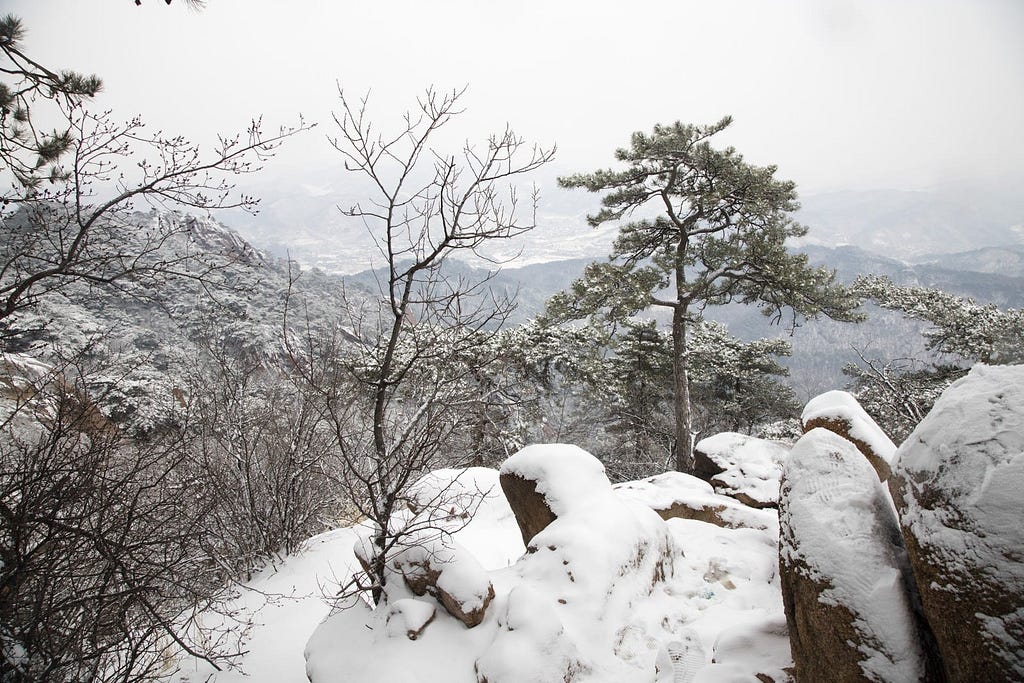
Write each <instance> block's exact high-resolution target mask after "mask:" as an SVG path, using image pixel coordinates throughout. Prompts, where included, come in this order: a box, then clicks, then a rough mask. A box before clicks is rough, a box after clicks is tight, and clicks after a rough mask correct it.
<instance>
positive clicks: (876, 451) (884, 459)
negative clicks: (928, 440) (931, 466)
mask: <svg viewBox="0 0 1024 683" xmlns="http://www.w3.org/2000/svg"><path fill="white" fill-rule="evenodd" d="M800 423H801V424H802V425H803V428H804V433H805V434H806V433H807V432H809V431H811V430H812V429H816V428H818V427H821V428H824V429H827V430H829V431H830V432H833V433H835V434H838V435H839V436H841V437H843V438H844V439H846V440H847V441H849V442H850V443H852V444H853V445H854V446H856V447H857V450H859V451H860V452H861V453H862V454H863V455H864V457H865V458H867V459H868V462H870V463H871V466H872V467H874V468H875V472H877V473H878V479H879V480H880V481H885V480H887V479H888V478H889V471H890V469H891V466H890V463H891V462H892V459H893V456H895V455H896V444H894V443H893V442H892V439H890V438H889V437H888V436H887V435H886V433H885V432H884V431H882V428H881V427H879V426H878V424H877V423H876V422H875V421H874V420H872V419H871V416H870V415H868V414H867V412H866V411H865V410H864V408H862V407H861V405H860V404H859V403H857V399H855V398H854V397H853V395H852V394H850V393H848V392H846V391H826V392H825V393H824V394H820V395H819V396H815V397H814V398H812V399H811V400H810V401H808V402H807V405H806V406H804V411H803V413H802V414H801V416H800Z"/></svg>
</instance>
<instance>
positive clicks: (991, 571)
mask: <svg viewBox="0 0 1024 683" xmlns="http://www.w3.org/2000/svg"><path fill="white" fill-rule="evenodd" d="M889 488H890V490H891V491H892V495H893V499H894V500H895V502H896V506H897V510H898V512H899V516H900V526H901V527H902V531H903V537H904V539H905V541H906V547H907V552H908V554H909V556H910V562H911V566H912V568H913V571H914V574H915V576H916V578H917V584H918V586H919V587H920V592H921V602H922V604H923V607H924V612H925V615H926V616H927V618H928V622H929V624H930V626H931V628H932V631H933V632H934V634H935V638H936V641H937V643H938V648H939V650H940V652H941V654H942V660H943V664H944V667H945V670H946V675H947V677H948V679H949V680H950V681H986V682H990V681H1021V680H1024V507H1022V504H1021V498H1022V496H1024V366H1019V365H1018V366H1003V367H986V366H976V367H975V368H974V369H973V370H971V372H970V373H969V374H968V375H967V376H966V377H964V378H963V379H961V380H959V381H957V382H955V383H954V384H953V385H952V386H950V387H949V388H948V389H947V390H946V391H945V393H943V395H942V397H941V398H940V399H939V400H938V401H937V402H936V403H935V407H934V408H933V409H932V411H931V412H930V413H929V414H928V416H927V417H926V418H925V419H924V420H923V421H922V422H921V424H920V425H918V427H917V428H916V429H915V430H914V431H913V433H911V435H910V436H909V437H908V438H907V440H906V441H905V442H904V444H903V445H902V446H901V447H900V449H899V451H898V453H897V455H896V458H895V461H894V466H893V475H892V478H891V479H890V480H889Z"/></svg>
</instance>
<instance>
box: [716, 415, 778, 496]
mask: <svg viewBox="0 0 1024 683" xmlns="http://www.w3.org/2000/svg"><path fill="white" fill-rule="evenodd" d="M696 450H698V451H700V452H701V453H704V454H705V455H707V456H708V457H709V458H710V459H711V460H712V461H713V462H714V463H715V464H716V465H718V466H719V467H721V468H722V469H723V470H724V471H723V472H721V473H719V474H716V475H715V476H714V477H712V478H711V483H712V484H713V485H714V486H715V488H716V490H718V491H719V492H720V493H725V494H727V495H730V496H740V497H746V498H748V499H749V500H750V501H753V502H754V503H756V504H758V505H769V504H770V505H774V504H776V503H778V500H779V479H780V478H781V477H782V466H783V463H784V462H785V460H786V456H788V455H789V447H787V446H785V445H783V444H781V443H778V442H777V441H768V440H765V439H758V438H756V437H752V436H748V435H746V434H737V433H735V432H723V433H721V434H716V435H714V436H709V437H708V438H706V439H702V440H701V441H700V442H698V443H697V445H696ZM741 499H742V498H741Z"/></svg>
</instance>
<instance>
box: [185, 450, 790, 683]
mask: <svg viewBox="0 0 1024 683" xmlns="http://www.w3.org/2000/svg"><path fill="white" fill-rule="evenodd" d="M689 479H690V478H688V477H686V475H679V474H676V475H674V477H672V478H667V479H665V481H664V482H662V484H661V485H660V486H659V487H647V489H648V490H649V491H650V493H651V495H652V496H654V497H655V498H658V497H664V496H665V495H667V493H666V491H665V490H664V488H665V486H668V485H670V484H668V483H666V482H672V481H676V482H678V485H679V487H680V488H681V492H680V494H681V495H687V492H689V491H692V490H693V489H694V486H695V485H696V483H697V482H690V481H688V480H689ZM460 481H464V479H460ZM699 483H703V482H699ZM638 484H639V483H638ZM468 488H469V489H477V490H480V491H484V492H488V494H487V495H486V496H485V497H484V498H483V502H482V503H481V505H480V507H479V509H478V511H477V514H476V516H475V517H474V519H473V521H472V522H471V523H470V524H469V525H468V526H466V528H464V529H463V530H461V531H458V532H457V533H456V534H455V537H456V538H457V540H458V542H459V544H460V545H461V546H462V547H464V548H466V549H468V550H469V551H470V552H472V553H473V555H474V556H475V557H476V558H477V560H478V561H479V562H480V564H481V565H482V566H483V567H484V568H485V569H486V570H487V572H488V574H489V577H490V580H491V581H492V582H493V584H494V588H495V591H496V593H497V597H496V598H495V599H494V602H493V603H492V604H491V606H490V607H489V608H488V610H487V614H486V616H485V618H484V621H483V622H482V623H481V624H480V625H479V626H476V627H475V628H472V629H467V628H466V627H465V626H464V625H463V624H462V623H460V622H458V621H456V620H455V619H454V618H452V617H450V616H449V615H448V614H447V613H445V612H444V610H443V609H442V608H441V607H439V606H437V603H436V602H434V601H432V599H431V598H429V597H425V598H417V599H416V601H418V602H419V601H421V602H424V603H430V604H431V606H432V607H433V608H434V610H433V615H432V618H433V621H431V622H430V623H429V624H427V625H426V627H425V628H424V629H423V630H422V633H420V634H419V635H418V636H417V637H416V639H415V640H411V639H410V638H408V637H407V633H406V632H407V630H408V627H409V626H410V624H413V625H422V623H421V622H423V621H425V620H427V619H429V618H431V610H430V608H429V607H424V608H423V609H416V608H418V607H419V606H420V605H414V604H411V603H410V602H409V601H407V600H400V601H392V603H391V604H390V605H389V606H388V607H387V608H385V609H381V610H378V611H377V612H374V611H372V610H370V609H369V608H368V607H366V605H365V604H362V603H360V604H356V605H354V606H352V607H351V608H350V609H348V610H342V611H337V612H335V613H334V614H333V616H331V617H330V619H328V620H327V621H326V622H324V623H323V624H320V622H321V621H322V620H323V619H324V618H325V617H326V616H327V615H328V613H329V611H330V609H329V607H328V606H327V603H326V602H324V601H323V600H322V599H321V598H320V597H319V596H320V595H321V594H322V592H323V591H324V590H326V591H327V592H328V593H329V592H330V590H331V588H332V586H337V585H338V582H342V581H344V580H345V579H346V578H347V576H348V574H349V572H350V571H352V570H354V569H355V567H356V563H355V560H354V557H353V554H352V545H353V542H354V540H355V538H356V532H355V531H354V530H353V529H341V530H337V531H333V532H330V533H328V534H324V535H321V536H318V537H316V538H313V539H311V540H310V541H309V542H308V543H307V544H306V546H305V548H304V549H303V551H302V552H301V553H300V554H299V555H297V556H295V557H292V558H289V559H287V560H286V561H285V562H284V563H283V564H282V565H281V566H280V567H279V568H278V571H277V572H276V573H274V572H271V571H267V572H266V573H264V574H263V575H261V576H259V577H257V578H256V579H255V580H254V581H253V582H251V584H250V585H249V586H248V589H247V592H246V593H245V595H243V597H242V599H241V601H240V602H239V603H238V604H237V607H238V608H239V609H240V610H241V611H242V612H243V613H251V614H252V615H253V617H254V621H255V625H254V626H253V628H252V629H251V630H250V634H249V638H248V640H247V641H246V642H245V649H246V650H247V651H248V653H247V654H246V655H245V656H244V657H243V658H242V659H241V661H240V662H239V665H240V667H241V670H240V671H230V672H221V673H216V672H212V671H211V670H210V669H209V667H208V666H205V665H199V666H197V665H196V664H195V663H190V664H188V665H187V667H186V670H185V671H183V672H182V674H181V675H180V677H179V680H181V681H188V682H189V683H192V682H198V681H206V680H210V681H211V682H230V681H242V680H246V681H250V682H252V683H260V682H264V681H265V682H267V683H269V682H270V681H275V682H276V681H281V682H283V683H288V682H289V681H294V682H295V683H301V682H302V681H305V680H306V668H305V663H304V661H303V645H304V644H305V642H306V639H309V642H308V645H307V646H306V653H307V656H308V657H309V667H310V670H309V673H310V674H312V675H313V679H314V681H317V682H318V683H319V682H321V681H368V682H369V681H393V682H396V683H401V682H409V683H420V682H422V683H426V682H428V681H444V682H446V683H447V682H453V683H457V682H459V681H466V683H476V681H477V680H478V678H477V674H476V672H475V670H474V667H475V666H477V665H478V662H479V661H480V660H481V658H482V657H483V663H482V664H480V666H484V667H487V668H488V670H489V672H490V673H491V674H492V676H494V678H492V679H489V680H492V681H493V680H516V681H528V680H548V679H547V678H545V675H546V674H547V673H550V672H551V671H553V670H558V669H559V668H560V667H563V669H564V666H565V665H566V663H567V662H569V661H570V660H571V661H576V662H578V663H579V664H580V667H579V678H578V680H580V681H584V680H585V681H609V682H611V681H616V682H617V681H623V680H630V681H632V680H638V681H656V680H657V681H662V680H664V681H672V680H685V681H704V682H709V681H749V680H753V679H754V676H755V674H757V673H764V674H766V675H769V676H771V677H772V678H774V680H776V681H783V680H786V674H785V673H784V672H783V668H785V667H788V666H790V665H791V661H790V657H789V643H788V638H787V636H786V626H785V619H784V615H783V609H782V600H781V595H780V590H779V580H778V577H777V542H778V541H777V539H778V528H777V525H776V523H775V521H774V512H773V511H752V512H757V513H758V518H759V519H761V518H762V515H767V518H768V519H769V520H770V521H771V524H770V525H769V527H770V528H768V529H763V528H735V529H730V528H720V527H718V526H715V525H712V524H707V523H704V522H699V521H694V520H682V519H671V520H669V521H668V522H661V521H660V519H658V518H657V516H656V515H653V513H651V512H650V509H649V508H650V507H654V506H655V505H656V504H657V503H658V502H660V501H658V500H654V499H653V498H652V500H651V501H644V500H643V495H644V494H643V491H644V490H645V487H643V486H639V485H637V486H632V487H629V486H627V487H618V488H617V489H616V490H615V491H622V492H623V493H625V495H621V494H620V493H616V492H614V491H613V490H612V489H611V488H610V487H608V488H607V489H604V488H603V487H601V491H600V492H599V493H598V495H597V497H596V498H595V497H593V495H591V494H589V493H587V492H586V491H582V492H581V491H580V490H579V488H580V487H578V486H575V485H574V484H572V483H570V484H568V485H567V486H565V487H563V488H562V489H561V490H560V493H562V494H563V495H566V496H573V497H574V498H575V502H573V503H570V504H569V506H568V507H569V508H570V509H572V510H573V512H572V515H575V517H573V516H572V515H566V517H565V518H564V519H565V520H568V521H566V522H565V523H563V524H562V525H561V526H559V525H558V524H557V523H552V525H551V526H550V527H549V528H548V529H546V530H545V531H544V532H541V533H540V534H538V536H537V537H535V538H536V540H537V541H538V542H540V543H542V544H543V546H544V548H543V550H542V551H538V552H535V553H534V554H527V555H523V552H524V548H523V544H522V540H521V538H520V532H519V529H518V527H517V525H516V521H515V519H514V517H513V516H512V515H511V511H510V510H509V507H508V504H507V503H506V502H505V500H504V496H503V495H501V492H500V488H498V487H497V472H496V471H494V470H482V469H479V468H476V469H475V471H474V472H473V473H472V486H469V487H468ZM626 492H628V493H626ZM669 493H670V492H669ZM707 495H708V496H710V497H715V496H716V495H717V494H714V493H712V492H708V493H707ZM718 499H719V500H718V502H719V503H721V504H723V505H735V504H736V503H735V501H733V500H731V499H727V498H724V497H721V496H718ZM588 500H589V501H590V502H589V503H588V502H587V501H588ZM595 503H596V504H597V506H598V507H597V509H595V507H594V506H593V505H594V504H595ZM645 508H646V509H645ZM616 511H618V512H616ZM622 511H627V512H625V513H623V512H622ZM628 511H632V512H628ZM622 514H626V515H629V516H628V518H625V517H622V516H621V515H622ZM637 515H638V516H637ZM648 515H653V516H648ZM616 519H617V520H618V521H617V522H615V521H614V520H616ZM628 519H635V520H637V521H628ZM573 520H575V521H573ZM641 520H643V521H641ZM623 525H624V526H623ZM637 525H638V526H637ZM659 528H663V529H664V530H665V531H664V534H665V536H664V541H662V543H664V544H666V546H665V547H666V548H668V549H671V552H672V554H673V558H672V559H673V564H674V571H673V572H671V573H670V575H669V576H667V577H666V580H665V581H664V582H661V583H660V584H659V585H658V586H657V587H654V588H652V584H651V583H650V578H649V576H648V578H646V579H643V580H641V576H640V575H639V574H638V575H630V576H625V577H620V578H619V579H616V580H611V579H614V576H612V575H610V574H609V568H610V567H615V566H618V564H617V563H618V560H616V557H618V556H620V555H621V556H622V557H623V558H625V557H626V556H627V555H628V553H629V552H630V551H629V548H616V547H614V546H613V545H609V544H610V543H612V542H613V541H615V539H623V538H628V537H630V534H632V533H634V532H635V533H636V534H637V537H643V536H644V535H645V534H648V533H653V534H654V535H655V536H656V537H657V536H659V535H660V533H661V532H658V531H657V529H659ZM549 545H550V546H555V547H557V548H558V551H555V552H553V551H548V550H547V546H549ZM662 550H664V548H663V549H662ZM609 553H610V554H609ZM652 557H656V556H655V555H652ZM563 562H568V563H569V564H563ZM566 567H569V568H571V569H574V570H575V571H576V572H577V574H576V575H575V577H574V578H575V580H570V579H567V578H566V575H565V568H566ZM555 575H561V576H562V578H561V579H555V580H553V577H555ZM609 580H611V583H605V582H607V581H609ZM600 586H604V588H603V589H601V590H610V591H611V593H609V594H608V595H607V596H604V597H602V594H601V593H600V592H592V591H593V589H595V588H599V587H600ZM271 593H272V594H274V595H275V596H277V597H275V599H274V600H268V599H267V598H266V594H271ZM556 593H557V595H556ZM562 600H564V602H562ZM398 603H401V604H398ZM318 624H320V626H319V627H318ZM314 631H315V633H314ZM311 634H312V638H310V635H311ZM484 655H486V657H484ZM712 660H714V661H712ZM673 661H675V662H676V664H675V670H674V671H673V670H672V669H671V667H672V666H673V665H672V662H673ZM658 667H660V670H661V673H660V674H657V673H656V671H657V670H658ZM531 670H532V671H533V674H534V675H535V678H532V679H531V678H530V677H529V676H528V675H527V672H528V671H531ZM243 672H244V674H243ZM211 673H214V674H215V675H214V676H213V677H212V678H208V676H210V674H211ZM656 676H657V678H656ZM673 676H675V678H673Z"/></svg>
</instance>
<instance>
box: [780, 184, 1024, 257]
mask: <svg viewBox="0 0 1024 683" xmlns="http://www.w3.org/2000/svg"><path fill="white" fill-rule="evenodd" d="M994 194H995V195H996V196H993V195H994ZM802 204H803V207H802V208H801V209H800V211H799V212H797V214H796V218H797V220H799V221H800V222H801V223H804V224H805V225H807V226H808V228H809V229H810V232H809V233H808V235H807V237H806V238H804V240H803V242H802V243H803V244H819V245H825V246H839V245H854V246H857V247H860V248H861V249H864V250H866V251H870V252H873V253H876V254H884V255H886V256H889V257H892V258H899V259H906V260H913V259H917V258H921V257H924V256H926V255H929V254H932V255H934V254H951V253H957V252H966V251H970V250H974V249H977V248H979V247H992V246H1011V245H1016V246H1022V245H1024V207H1022V206H1021V203H1020V200H1019V199H1016V198H1007V197H1004V196H1002V195H999V194H997V193H995V191H984V190H977V191H974V192H966V191H965V192H964V193H960V194H957V193H953V192H951V191H944V192H943V191H921V192H903V191H896V190H878V191H867V192H833V193H828V194H820V195H811V196H809V197H806V198H804V199H803V202H802Z"/></svg>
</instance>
